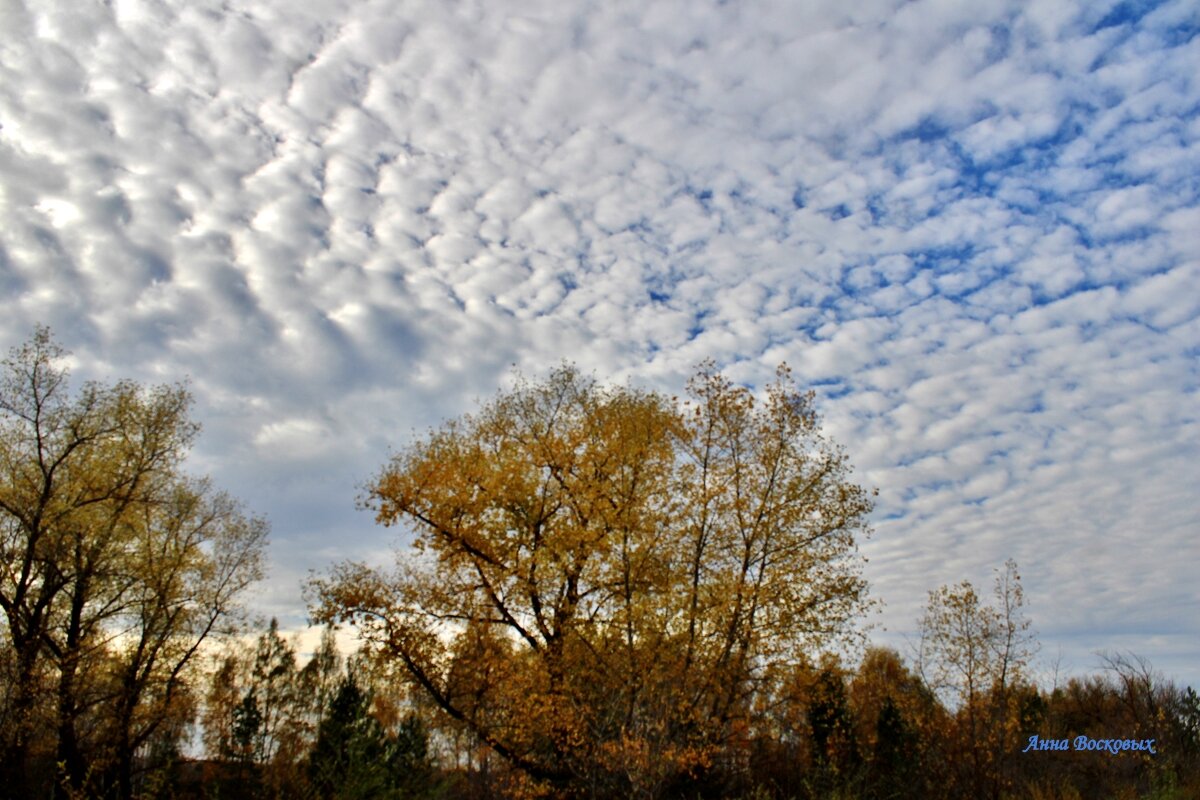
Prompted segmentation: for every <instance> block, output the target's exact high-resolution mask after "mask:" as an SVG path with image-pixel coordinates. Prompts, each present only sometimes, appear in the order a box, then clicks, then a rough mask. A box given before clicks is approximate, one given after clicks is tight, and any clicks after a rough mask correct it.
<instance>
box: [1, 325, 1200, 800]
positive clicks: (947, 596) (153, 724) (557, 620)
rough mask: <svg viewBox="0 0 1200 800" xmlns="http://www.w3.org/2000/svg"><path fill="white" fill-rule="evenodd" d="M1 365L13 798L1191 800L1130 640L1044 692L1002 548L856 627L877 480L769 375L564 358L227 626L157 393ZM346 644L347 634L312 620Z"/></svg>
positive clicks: (225, 592)
mask: <svg viewBox="0 0 1200 800" xmlns="http://www.w3.org/2000/svg"><path fill="white" fill-rule="evenodd" d="M64 356H65V353H64V351H63V350H62V348H61V347H59V346H58V345H57V344H56V343H55V342H54V340H53V338H52V336H51V334H50V332H49V331H48V330H46V329H44V328H42V329H38V331H37V332H36V333H35V334H34V336H33V337H32V338H31V339H30V340H29V341H28V342H27V343H25V344H24V345H23V346H21V347H18V348H15V349H13V350H12V351H11V352H10V354H9V356H8V358H7V359H6V360H5V361H4V365H3V373H2V374H0V551H2V555H3V559H2V564H3V571H2V573H0V610H2V611H3V615H2V617H0V673H3V678H2V680H0V685H2V689H0V793H2V794H3V795H4V796H7V797H12V798H104V799H105V800H108V799H109V798H111V799H112V800H131V799H132V798H145V799H146V800H149V799H150V798H197V799H199V798H214V799H215V798H225V799H228V798H279V799H282V798H313V799H314V800H315V799H316V798H330V799H333V798H338V799H339V800H341V799H345V800H349V799H350V798H396V799H397V800H399V799H400V798H462V799H463V800H476V799H478V800H483V798H496V799H500V798H504V799H505V800H525V799H526V798H528V799H530V800H532V798H549V799H552V800H583V799H584V798H595V799H597V800H598V799H601V798H638V799H644V800H659V799H660V798H661V799H662V800H675V799H676V798H678V800H692V799H693V798H697V799H698V798H744V799H745V800H768V798H769V799H770V800H788V799H790V798H795V799H796V800H800V799H801V798H803V799H804V800H808V799H809V798H812V799H813V800H815V799H816V798H844V799H845V800H852V799H861V800H868V799H877V800H900V799H901V798H971V799H978V800H985V799H989V800H1000V799H1001V798H1029V799H1030V800H1050V798H1055V799H1061V800H1067V799H1068V798H1088V799H1089V800H1090V799H1091V798H1122V799H1123V798H1130V799H1132V798H1158V799H1161V800H1168V799H1169V798H1179V799H1180V800H1182V799H1183V798H1195V797H1200V697H1198V696H1197V693H1196V692H1195V691H1194V690H1193V689H1192V688H1190V687H1179V686H1177V685H1176V684H1175V683H1173V682H1172V681H1170V680H1169V679H1167V678H1165V677H1163V676H1161V675H1160V674H1158V673H1157V672H1156V671H1155V670H1154V668H1153V667H1152V665H1151V664H1149V663H1148V662H1147V661H1146V660H1144V659H1142V658H1140V657H1138V656H1137V655H1135V654H1131V653H1107V654H1102V656H1101V657H1102V669H1101V670H1100V671H1099V672H1097V673H1096V674H1094V675H1091V676H1071V677H1069V678H1065V679H1059V678H1057V677H1055V678H1053V679H1052V680H1050V681H1047V680H1046V679H1045V678H1044V677H1042V678H1041V679H1040V680H1039V677H1038V675H1039V674H1040V673H1037V672H1036V671H1035V668H1034V667H1035V661H1034V659H1035V657H1036V655H1037V652H1038V648H1039V645H1038V642H1037V639H1036V637H1035V635H1034V633H1033V631H1032V627H1031V622H1030V618H1029V616H1028V607H1027V601H1026V598H1025V595H1024V591H1023V588H1022V586H1021V578H1020V573H1019V569H1018V566H1017V564H1016V563H1015V562H1013V561H1011V560H1010V561H1008V562H1007V563H1005V564H1004V565H1002V566H998V567H997V568H996V570H995V578H994V583H993V586H991V587H990V591H986V590H979V589H977V588H976V587H975V586H973V585H972V584H970V583H969V582H967V581H963V582H960V583H958V584H954V585H948V586H942V587H940V588H935V589H933V590H932V591H930V592H929V596H928V604H927V606H926V609H925V612H924V614H923V615H922V617H921V619H919V620H916V623H917V627H918V629H919V632H920V633H919V639H918V641H916V642H915V643H914V645H913V647H912V652H910V653H907V654H901V653H899V652H896V651H895V650H892V649H888V648H883V647H879V646H875V645H872V643H871V642H870V641H869V639H868V638H867V636H866V634H865V633H864V632H863V626H862V624H861V623H862V620H863V618H864V616H865V615H866V614H867V613H868V612H869V611H870V610H871V608H872V603H873V601H872V600H871V598H870V596H869V595H868V591H867V590H868V586H867V583H866V581H865V579H864V578H863V577H862V563H863V559H862V557H861V555H860V554H859V552H858V543H859V542H860V541H862V539H863V538H864V537H865V536H867V535H869V533H870V529H869V526H868V518H869V515H870V513H871V510H872V507H873V493H872V492H871V491H869V490H866V489H864V488H862V487H860V486H858V485H856V484H855V483H854V482H853V481H852V479H851V477H850V472H851V470H850V463H849V460H848V457H847V456H846V454H845V452H844V451H843V450H842V449H841V447H839V446H838V445H837V444H836V443H834V442H832V441H831V440H830V439H829V438H828V437H827V436H826V435H825V434H824V433H823V432H822V430H821V425H820V419H819V417H818V415H817V413H816V411H815V408H814V400H815V398H814V395H813V394H812V393H811V392H804V391H801V390H799V389H798V388H797V387H796V385H795V382H794V381H793V379H792V376H791V373H790V371H789V370H788V369H787V367H786V366H781V367H780V368H779V370H778V371H777V375H776V380H775V382H774V383H772V384H771V385H770V386H768V387H765V388H764V391H763V392H762V394H761V395H756V394H755V393H753V392H751V391H750V389H748V388H746V387H742V386H738V385H736V384H734V383H733V382H731V381H730V380H729V379H727V378H726V377H724V376H723V375H722V374H721V373H720V372H719V371H718V370H717V369H716V367H715V365H714V364H712V363H704V364H701V365H700V367H699V368H698V370H697V372H696V374H695V376H694V377H693V379H692V380H691V381H690V383H689V384H688V387H687V394H686V397H685V398H683V399H680V398H676V397H667V396H664V395H661V394H659V393H655V392H650V391H643V390H639V389H636V388H632V387H630V386H603V385H601V384H599V383H598V382H597V381H595V380H594V379H591V378H587V377H585V376H583V375H582V374H580V372H579V371H578V370H576V369H575V368H574V367H571V366H568V365H564V366H562V367H560V368H558V369H556V370H554V371H552V372H551V373H550V375H549V376H548V377H547V378H545V379H544V380H542V381H538V382H530V381H527V380H524V379H520V380H518V381H517V383H516V385H515V386H514V387H513V388H512V389H511V390H508V391H504V392H500V393H498V394H497V395H496V396H495V397H494V398H493V399H492V400H491V401H489V402H486V403H483V404H481V406H480V408H479V409H477V410H476V411H475V412H474V413H472V414H468V415H464V416H462V417H460V418H457V419H455V420H451V421H449V422H446V423H444V424H443V425H442V426H441V427H439V428H437V429H435V430H432V431H429V432H428V433H427V434H425V435H424V436H422V437H418V438H416V439H415V440H414V441H413V442H411V443H410V444H409V445H407V446H406V447H404V448H403V449H401V450H399V451H398V452H397V453H396V454H395V455H394V456H393V457H392V458H391V459H390V460H389V461H388V463H386V464H385V465H384V466H383V467H382V468H381V469H380V471H379V472H378V474H377V475H376V476H374V477H373V478H371V479H370V480H369V481H368V483H367V484H366V488H365V490H364V493H363V496H362V497H361V498H360V500H359V502H360V505H361V506H362V508H363V509H365V510H367V511H369V512H371V513H373V514H374V515H375V518H376V520H377V521H378V523H379V524H381V525H387V526H391V525H396V526H399V527H400V528H402V529H403V530H404V531H405V532H406V533H407V534H408V537H409V540H410V541H411V547H410V548H409V549H408V550H406V551H404V552H402V553H400V554H398V557H397V562H396V564H395V565H393V567H391V568H387V569H384V568H379V567H376V566H371V565H366V564H361V563H354V562H344V563H339V564H333V565H330V567H329V569H328V570H327V571H325V572H324V573H323V574H321V575H318V576H315V577H314V578H312V579H311V580H310V581H309V582H308V584H307V585H306V587H305V591H306V596H307V598H308V602H309V615H310V619H311V622H312V624H313V625H317V626H321V630H322V633H321V641H320V645H319V646H318V647H317V648H316V650H315V652H313V653H311V654H302V653H300V652H298V644H297V640H296V639H294V638H289V637H288V636H286V635H284V634H283V633H282V632H281V631H280V628H279V626H278V624H277V623H276V622H275V621H274V620H271V621H270V622H269V623H266V622H262V621H258V620H255V619H254V618H253V617H252V616H251V615H250V614H249V612H248V610H247V609H246V608H245V598H246V593H247V590H248V589H249V588H250V587H251V586H252V585H254V584H255V582H257V581H259V580H260V579H261V578H262V577H263V572H264V564H263V559H264V548H265V545H266V541H267V536H268V525H267V522H266V521H265V520H263V519H261V518H258V517H256V516H254V515H252V514H250V513H249V512H247V511H246V510H245V509H244V508H243V506H242V505H241V503H240V502H239V501H237V500H236V499H235V498H233V497H231V496H229V495H228V494H226V493H224V492H222V491H220V490H219V489H217V488H216V487H214V486H213V485H212V484H211V483H210V482H209V481H208V480H207V479H204V478H200V477H195V476H193V475H191V474H189V473H188V472H187V471H186V470H185V462H186V455H187V452H188V450H189V448H190V447H191V445H192V443H193V442H194V441H195V438H196V436H197V435H198V427H197V426H196V424H195V423H194V422H193V421H192V420H191V417H190V408H191V398H190V396H189V393H188V391H187V389H186V387H182V386H159V387H149V388H147V387H143V386H140V385H137V384H134V383H132V382H118V383H115V384H111V385H103V384H98V383H88V384H85V385H83V386H82V387H81V388H80V389H79V390H77V391H75V392H74V393H72V391H71V388H70V385H69V380H68V377H69V376H68V374H67V372H66V370H65V368H64V367H63V366H62V363H63V360H64ZM337 629H341V630H344V631H346V632H348V633H350V634H351V635H352V637H353V638H354V639H355V640H356V641H357V643H358V644H357V650H355V651H354V652H344V648H341V647H339V645H338V637H337V635H336V634H335V630H337Z"/></svg>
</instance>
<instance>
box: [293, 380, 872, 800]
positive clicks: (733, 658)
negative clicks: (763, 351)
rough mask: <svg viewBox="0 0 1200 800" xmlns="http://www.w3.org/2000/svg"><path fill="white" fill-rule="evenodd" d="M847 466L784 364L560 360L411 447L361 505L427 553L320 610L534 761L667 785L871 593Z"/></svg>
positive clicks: (500, 748) (324, 598) (367, 579)
mask: <svg viewBox="0 0 1200 800" xmlns="http://www.w3.org/2000/svg"><path fill="white" fill-rule="evenodd" d="M848 474H849V465H848V462H847V459H846V457H845V455H844V453H843V452H842V451H841V450H840V449H839V448H838V447H837V446H836V445H834V444H832V443H831V442H830V441H829V440H828V439H827V438H826V437H825V436H823V435H822V433H821V431H820V426H819V420H818V417H817V414H816V412H815V410H814V408H813V395H812V394H811V393H803V392H800V391H798V390H797V389H796V387H795V385H794V383H793V382H792V379H791V376H790V373H789V371H788V369H787V368H786V366H782V367H780V369H779V371H778V374H777V379H776V381H775V382H774V383H772V384H771V385H770V386H769V387H767V389H766V391H765V398H764V399H763V400H762V401H759V400H756V398H755V396H754V394H753V393H752V392H751V391H750V390H749V389H747V388H745V387H740V386H735V385H734V384H733V383H731V382H730V381H729V380H728V379H726V378H725V377H723V376H722V375H720V374H719V373H717V372H716V371H715V368H714V367H713V365H712V364H705V365H703V366H702V367H701V369H700V370H699V372H698V373H697V374H696V376H695V377H694V378H693V379H692V380H691V381H690V383H689V385H688V399H687V400H686V401H684V402H679V401H677V400H676V399H674V398H668V397H665V396H663V395H661V394H658V393H654V392H648V391H642V390H638V389H634V388H630V387H627V386H626V387H621V386H618V387H603V386H600V385H598V384H597V383H596V382H595V381H593V380H589V379H587V378H585V377H584V376H582V375H581V374H580V373H579V372H578V371H577V370H576V369H574V368H572V367H569V366H563V367H561V368H559V369H557V370H555V371H554V372H552V373H551V374H550V376H549V377H548V378H547V379H546V380H544V381H542V382H540V383H529V382H526V381H520V382H518V384H517V385H516V387H515V388H514V389H512V390H511V391H508V392H505V393H501V394H500V395H498V396H497V397H496V398H494V399H493V400H492V401H491V402H489V403H487V404H485V405H484V407H483V408H482V409H480V411H479V412H478V413H476V414H473V415H467V416H464V417H461V418H459V419H456V420H453V421H451V422H448V423H446V424H445V425H443V426H442V427H441V428H439V429H437V430H434V431H431V432H430V433H429V434H428V435H426V436H424V437H423V438H421V439H419V440H418V441H416V442H415V443H413V444H412V445H410V446H409V447H407V448H405V449H403V450H402V451H400V452H399V453H397V454H396V455H395V457H394V458H392V460H391V461H390V462H389V463H388V464H387V465H386V466H385V467H384V468H383V470H382V471H381V472H380V473H379V474H378V475H377V476H376V477H375V478H374V479H373V480H372V482H371V483H370V485H369V487H368V489H367V493H366V497H365V498H364V501H363V502H364V505H365V506H366V507H367V508H369V509H371V510H373V511H374V512H375V513H376V516H377V519H378V521H379V522H380V523H382V524H384V525H393V524H401V523H403V524H405V525H407V526H408V527H409V528H410V529H411V531H412V533H413V536H414V542H413V544H414V547H415V553H412V554H410V555H406V556H405V557H404V558H403V559H402V562H401V563H400V564H399V565H398V568H397V569H396V570H395V571H394V572H393V573H390V574H385V573H383V572H380V571H377V570H373V569H370V568H368V567H366V566H363V565H361V564H353V563H345V564H341V565H339V566H337V567H336V568H335V569H334V570H333V572H332V573H331V575H329V576H328V577H327V578H324V579H321V580H318V581H316V582H315V584H314V587H313V588H314V590H315V605H314V613H315V616H316V617H317V618H318V619H320V620H323V621H346V620H348V621H353V622H354V623H355V624H357V625H358V626H359V628H360V631H361V634H362V635H363V636H364V638H365V639H366V640H367V641H368V642H370V643H371V645H372V646H373V647H374V648H375V649H377V650H378V651H381V652H383V653H386V654H387V655H389V656H390V657H392V658H394V659H396V660H398V661H399V662H400V663H402V664H403V666H404V668H405V670H406V671H407V674H408V676H409V677H410V678H411V680H412V681H414V682H415V683H416V684H417V685H418V686H420V687H421V688H422V689H423V690H424V692H425V693H426V694H427V695H428V697H429V698H430V699H431V700H432V701H433V703H434V704H436V706H438V707H439V708H440V709H441V710H442V711H443V712H445V713H446V714H448V715H449V716H450V717H451V718H452V719H454V720H456V721H457V723H458V724H460V725H462V726H464V727H465V728H466V729H467V730H469V731H470V732H471V733H472V734H473V735H475V736H477V737H478V739H479V740H480V741H481V742H482V743H484V744H486V745H488V746H489V747H491V748H492V749H493V750H494V751H495V752H497V753H499V754H500V755H502V756H503V757H504V758H506V759H508V760H509V761H510V762H511V763H512V764H514V765H515V766H517V767H519V768H520V769H521V770H523V771H524V772H525V774H526V775H527V776H529V778H530V779H531V780H533V781H536V782H541V783H542V784H543V785H546V786H551V787H556V788H557V789H558V790H561V791H562V792H565V793H570V792H571V791H573V789H572V787H582V786H590V787H593V788H595V787H597V786H600V785H604V786H606V787H610V788H615V789H622V790H624V791H626V792H628V793H629V794H630V795H632V796H652V795H653V794H654V793H655V792H657V791H658V790H659V789H660V788H661V786H662V785H664V784H665V783H668V782H670V781H672V780H675V779H677V778H679V777H680V776H681V775H687V774H689V773H690V774H696V773H698V772H702V771H703V770H705V769H706V768H707V767H709V766H711V763H712V759H713V754H714V753H715V752H716V750H717V749H718V748H719V746H720V745H722V744H723V743H724V742H726V741H727V740H728V739H729V738H730V737H731V736H733V735H735V732H736V731H737V730H738V729H739V726H742V727H744V725H745V724H746V721H747V719H748V718H749V717H750V716H752V715H753V714H754V713H755V702H754V701H755V698H756V692H758V690H759V689H760V688H761V687H762V686H763V685H764V682H766V681H768V680H770V679H771V678H772V676H774V675H777V674H779V673H780V670H781V669H782V668H783V667H786V666H787V665H788V664H790V663H794V662H795V661H796V660H797V659H799V658H801V657H803V655H804V654H805V653H806V652H811V651H812V650H814V649H816V648H820V647H826V646H829V645H831V644H832V643H833V642H834V641H835V640H837V639H838V638H839V637H841V636H843V635H845V634H847V633H848V632H849V630H850V622H851V621H852V619H853V618H854V617H855V616H856V615H857V614H859V613H860V612H861V611H862V610H863V608H864V605H865V603H866V596H865V595H866V586H865V582H864V581H863V579H862V578H861V576H860V560H861V559H859V557H858V556H857V551H856V537H859V536H861V535H863V534H865V532H866V524H865V517H866V515H867V514H868V512H869V511H870V509H871V496H870V493H869V492H867V491H865V490H863V489H862V488H861V487H859V486H857V485H855V484H854V483H852V482H851V481H850V480H849V477H848Z"/></svg>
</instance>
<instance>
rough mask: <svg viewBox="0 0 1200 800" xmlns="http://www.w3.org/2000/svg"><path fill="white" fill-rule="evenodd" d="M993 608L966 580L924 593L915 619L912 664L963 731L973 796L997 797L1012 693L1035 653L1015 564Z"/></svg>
mask: <svg viewBox="0 0 1200 800" xmlns="http://www.w3.org/2000/svg"><path fill="white" fill-rule="evenodd" d="M994 596H995V600H996V603H995V605H994V606H986V605H983V604H982V602H981V601H980V599H979V596H978V594H976V592H975V588H974V587H973V586H972V585H971V583H970V582H969V581H963V582H962V583H960V584H959V585H958V586H955V587H950V586H942V587H941V588H940V589H938V590H937V591H934V592H930V593H929V604H928V606H927V608H926V611H925V616H924V617H923V618H922V620H921V639H920V650H919V653H918V665H919V667H920V669H921V674H922V676H923V677H924V678H925V679H926V681H927V683H928V685H929V686H930V688H931V689H933V690H934V691H936V692H941V693H942V694H943V696H947V697H949V698H951V699H952V700H953V701H954V702H955V704H956V706H957V708H958V712H959V716H960V718H961V719H962V722H963V725H964V727H965V735H964V736H963V737H962V738H963V740H964V741H965V743H966V745H967V747H968V752H967V758H968V761H969V763H970V766H971V776H970V784H971V787H972V788H971V791H972V792H973V796H975V797H984V796H987V795H991V796H993V797H998V796H999V794H1000V791H1001V789H1002V782H1003V780H1002V779H1003V772H1004V760H1005V758H1006V756H1007V753H1008V752H1009V751H1010V750H1011V747H1010V746H1009V745H1011V743H1012V740H1013V738H1014V737H1015V735H1016V733H1017V729H1018V727H1019V716H1020V715H1019V713H1018V709H1017V708H1016V707H1015V704H1014V702H1013V700H1014V696H1013V694H1012V689H1013V688H1014V687H1016V686H1020V685H1021V682H1022V681H1023V680H1024V677H1025V676H1024V671H1025V668H1026V666H1027V665H1028V664H1029V661H1030V659H1031V658H1032V657H1033V655H1034V652H1035V650H1036V642H1035V640H1034V637H1033V635H1032V634H1030V633H1029V626H1030V623H1029V620H1028V619H1027V618H1025V616H1024V612H1023V611H1022V609H1023V608H1024V605H1025V595H1024V592H1023V591H1022V589H1021V576H1020V574H1019V573H1018V572H1017V564H1016V562H1015V561H1013V560H1012V559H1009V560H1008V561H1006V562H1005V564H1004V570H1003V572H1000V571H998V572H997V575H996V581H995V588H994Z"/></svg>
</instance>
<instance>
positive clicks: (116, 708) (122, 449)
mask: <svg viewBox="0 0 1200 800" xmlns="http://www.w3.org/2000/svg"><path fill="white" fill-rule="evenodd" d="M64 356H65V353H64V351H63V350H62V349H61V348H60V347H59V346H58V345H57V344H56V343H55V342H54V341H53V339H52V338H51V336H50V333H49V331H48V330H47V329H45V328H39V329H38V330H37V332H36V333H35V334H34V336H33V337H32V338H31V340H30V341H29V342H27V343H26V344H25V345H24V346H22V347H19V348H15V349H14V350H13V351H11V353H10V355H9V357H8V358H7V359H6V360H5V361H4V362H3V367H2V368H0V612H2V616H0V686H3V692H2V693H0V786H3V791H5V792H10V793H11V796H15V797H34V796H43V797H44V796H46V789H47V788H48V787H54V791H55V794H56V796H62V797H67V796H105V797H118V798H128V797H132V796H133V795H134V794H135V788H134V783H135V780H137V779H138V778H145V777H146V775H145V773H146V768H147V766H148V765H149V764H152V763H153V759H152V758H151V757H150V754H151V753H153V752H156V751H157V752H169V751H171V750H172V749H174V748H175V747H176V746H177V745H178V744H179V742H180V741H181V740H182V738H183V737H184V736H185V734H186V730H185V728H186V725H187V724H188V722H189V721H190V719H191V716H192V712H193V711H194V706H195V702H196V700H197V695H196V693H195V691H194V689H193V684H192V682H191V680H190V678H191V677H192V676H191V668H192V665H193V664H194V663H195V661H196V659H195V656H196V654H197V652H198V651H199V649H200V647H201V645H202V644H203V642H205V641H206V640H207V639H209V638H210V637H211V636H213V635H215V634H217V633H218V632H220V631H221V630H222V629H223V628H224V627H225V624H226V623H227V622H228V621H229V620H230V619H231V618H233V617H234V616H235V615H236V613H237V610H238V600H239V597H240V595H241V594H242V592H243V590H244V589H245V588H246V587H247V586H248V585H249V584H250V583H251V582H252V581H254V580H256V579H257V578H258V577H259V576H260V575H261V557H262V549H263V547H264V544H265V541H266V524H265V523H264V522H263V521H262V520H259V519H256V518H253V517H249V516H247V515H246V514H244V513H243V511H242V509H241V507H240V506H239V505H238V503H237V502H235V501H234V500H232V499H231V498H229V497H228V496H227V495H225V494H223V493H220V492H218V491H215V490H214V489H213V488H212V487H211V486H210V485H209V484H208V483H207V481H204V480H201V479H196V478H192V477H189V476H188V475H186V474H185V473H184V472H183V471H182V462H183V458H184V456H185V454H186V452H187V450H188V447H189V446H190V444H191V442H192V440H193V439H194V437H195V435H196V432H197V426H196V425H195V423H193V422H192V421H191V420H190V419H189V417H188V409H189V404H190V399H189V397H188V393H187V391H186V389H184V388H182V387H178V386H162V387H156V388H152V389H146V388H144V387H141V386H139V385H137V384H134V383H131V382H127V381H123V382H118V383H115V384H113V385H102V384H98V383H89V384H85V385H84V386H83V387H82V388H81V389H80V390H79V391H78V392H77V393H75V394H71V393H70V392H69V388H68V380H67V378H68V376H67V372H66V370H65V369H64V368H63V367H62V366H61V364H62V360H63V358H64Z"/></svg>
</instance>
